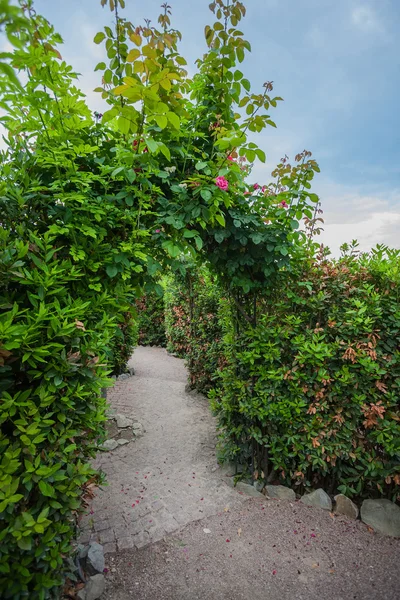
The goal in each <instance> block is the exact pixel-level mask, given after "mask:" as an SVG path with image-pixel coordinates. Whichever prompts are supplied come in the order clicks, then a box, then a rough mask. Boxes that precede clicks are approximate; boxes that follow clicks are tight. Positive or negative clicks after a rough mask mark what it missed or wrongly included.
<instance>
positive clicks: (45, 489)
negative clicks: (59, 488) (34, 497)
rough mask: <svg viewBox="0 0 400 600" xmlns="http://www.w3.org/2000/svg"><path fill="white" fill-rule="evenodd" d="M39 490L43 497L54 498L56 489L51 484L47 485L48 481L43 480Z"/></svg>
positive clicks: (40, 482)
mask: <svg viewBox="0 0 400 600" xmlns="http://www.w3.org/2000/svg"><path fill="white" fill-rule="evenodd" d="M39 489H40V491H41V492H42V494H43V496H48V497H50V498H54V488H53V487H52V486H51V485H50V484H49V483H47V481H44V480H43V479H41V480H40V481H39Z"/></svg>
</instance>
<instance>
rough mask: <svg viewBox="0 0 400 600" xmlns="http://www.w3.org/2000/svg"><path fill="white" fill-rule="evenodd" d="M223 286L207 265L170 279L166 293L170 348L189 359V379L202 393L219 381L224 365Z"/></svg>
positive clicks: (188, 268)
mask: <svg viewBox="0 0 400 600" xmlns="http://www.w3.org/2000/svg"><path fill="white" fill-rule="evenodd" d="M220 302H221V287H220V286H219V285H218V284H217V282H216V277H215V276H213V275H212V274H211V273H210V272H209V270H208V269H207V268H206V267H204V266H203V267H200V268H196V267H194V266H193V265H191V266H190V267H189V266H188V267H187V270H186V275H185V277H182V276H179V275H175V277H174V278H169V281H168V286H167V292H166V295H165V325H166V337H167V340H168V345H167V348H168V350H169V351H170V352H172V353H173V354H175V355H176V356H179V357H181V358H185V359H186V364H187V366H188V369H189V382H190V385H191V386H192V387H193V388H196V389H197V390H198V391H200V392H207V391H208V390H210V389H211V387H212V386H213V384H214V383H215V379H216V377H217V376H218V372H219V370H220V368H221V367H222V363H221V360H222V361H223V352H222V344H223V340H222V336H223V327H222V323H221V322H220V319H221V318H222V316H220Z"/></svg>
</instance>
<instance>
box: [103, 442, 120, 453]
mask: <svg viewBox="0 0 400 600" xmlns="http://www.w3.org/2000/svg"><path fill="white" fill-rule="evenodd" d="M102 448H103V450H106V451H107V452H111V451H112V450H115V449H116V448H118V442H117V441H116V440H112V439H111V440H106V441H105V442H104V444H103V446H102Z"/></svg>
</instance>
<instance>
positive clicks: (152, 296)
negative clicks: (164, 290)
mask: <svg viewBox="0 0 400 600" xmlns="http://www.w3.org/2000/svg"><path fill="white" fill-rule="evenodd" d="M136 306H137V310H138V327H139V344H140V345H141V346H160V347H161V348H165V346H166V343H167V341H166V337H165V311H164V295H159V294H157V293H156V292H150V293H148V294H145V295H144V296H142V298H141V299H140V300H138V301H137V303H136Z"/></svg>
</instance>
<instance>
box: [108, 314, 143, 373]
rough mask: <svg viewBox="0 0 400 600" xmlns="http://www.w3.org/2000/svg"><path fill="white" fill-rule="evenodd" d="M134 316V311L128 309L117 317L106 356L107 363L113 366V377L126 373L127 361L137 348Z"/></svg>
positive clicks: (137, 333) (136, 330)
mask: <svg viewBox="0 0 400 600" xmlns="http://www.w3.org/2000/svg"><path fill="white" fill-rule="evenodd" d="M135 316H136V311H134V310H133V309H130V310H127V311H126V312H123V313H121V314H120V315H118V317H117V319H118V325H117V326H116V327H115V330H114V335H113V337H112V340H111V343H110V346H109V354H108V360H109V363H110V364H111V365H112V366H113V370H112V374H113V375H121V374H122V373H126V372H127V363H128V360H129V359H130V357H131V356H132V353H133V349H134V348H135V346H137V343H138V338H139V331H138V328H139V324H138V321H137V319H135Z"/></svg>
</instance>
